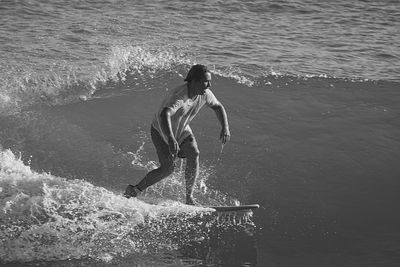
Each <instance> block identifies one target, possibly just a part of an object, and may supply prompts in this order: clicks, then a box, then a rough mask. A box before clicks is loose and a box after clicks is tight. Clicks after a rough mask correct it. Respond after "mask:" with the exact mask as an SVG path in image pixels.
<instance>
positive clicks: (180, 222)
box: [0, 150, 248, 263]
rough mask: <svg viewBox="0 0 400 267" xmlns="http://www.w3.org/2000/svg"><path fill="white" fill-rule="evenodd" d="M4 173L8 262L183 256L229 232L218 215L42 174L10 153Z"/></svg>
mask: <svg viewBox="0 0 400 267" xmlns="http://www.w3.org/2000/svg"><path fill="white" fill-rule="evenodd" d="M0 169H1V170H0V188H1V189H0V196H1V198H0V205H1V206H0V212H1V217H0V218H1V219H0V222H1V225H0V227H1V232H0V240H1V246H0V258H1V262H2V263H7V262H16V261H18V262H31V261H37V260H45V261H54V260H66V259H84V258H91V259H94V260H103V259H107V260H110V259H112V258H113V257H124V256H126V255H129V254H132V253H155V252H157V251H161V250H165V249H166V250H176V249H180V248H182V247H185V245H187V244H188V243H192V242H195V241H197V242H198V243H197V244H200V245H201V242H204V240H207V239H208V238H210V233H211V232H210V231H212V228H213V227H222V226H223V225H224V224H221V218H219V217H218V216H217V217H216V216H211V212H212V210H211V209H207V208H201V207H193V206H187V205H183V204H181V203H179V202H176V201H173V200H169V201H166V200H164V202H159V205H151V204H148V203H145V202H143V201H141V200H139V199H126V198H124V197H122V196H121V194H120V193H118V194H115V193H114V192H111V191H109V190H107V189H105V188H102V187H96V186H94V185H92V184H90V183H88V182H86V181H83V180H77V179H75V180H67V179H64V178H61V177H56V176H53V175H50V174H47V173H37V172H34V171H32V170H31V169H30V167H29V166H26V165H24V164H23V162H22V161H21V159H20V158H19V157H16V156H15V155H14V154H13V153H12V152H11V151H10V150H6V151H3V152H1V154H0ZM226 222H228V223H229V224H231V225H234V224H236V225H237V224H238V223H239V221H235V220H232V219H230V220H226ZM245 222H246V223H248V220H246V221H245ZM225 226H226V224H225Z"/></svg>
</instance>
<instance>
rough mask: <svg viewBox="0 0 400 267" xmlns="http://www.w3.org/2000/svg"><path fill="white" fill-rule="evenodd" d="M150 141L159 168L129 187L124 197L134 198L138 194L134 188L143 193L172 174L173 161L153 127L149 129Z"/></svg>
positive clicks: (166, 146)
mask: <svg viewBox="0 0 400 267" xmlns="http://www.w3.org/2000/svg"><path fill="white" fill-rule="evenodd" d="M151 139H152V141H153V144H154V146H155V147H156V150H157V155H158V160H159V162H160V165H161V166H160V167H159V168H157V169H154V170H152V171H150V172H149V173H147V174H146V176H145V177H144V178H143V179H142V180H141V181H140V182H139V183H138V184H137V185H136V186H131V185H129V186H128V187H127V189H126V191H125V196H127V197H130V196H133V197H134V196H136V195H137V193H138V192H136V191H135V188H137V189H138V190H139V191H143V190H145V189H146V188H147V187H149V186H151V185H153V184H155V183H157V182H159V181H161V180H162V179H164V178H165V177H167V176H168V175H170V174H172V173H173V172H174V167H175V165H174V159H173V158H172V155H171V153H170V152H169V147H168V145H167V144H166V143H165V142H164V140H163V139H162V137H161V136H160V134H159V133H158V132H157V130H155V129H154V128H153V127H151Z"/></svg>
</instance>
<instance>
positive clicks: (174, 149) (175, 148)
mask: <svg viewBox="0 0 400 267" xmlns="http://www.w3.org/2000/svg"><path fill="white" fill-rule="evenodd" d="M168 147H169V152H170V153H171V155H172V157H174V158H176V156H177V155H178V152H179V144H178V141H176V139H175V138H174V137H170V138H168Z"/></svg>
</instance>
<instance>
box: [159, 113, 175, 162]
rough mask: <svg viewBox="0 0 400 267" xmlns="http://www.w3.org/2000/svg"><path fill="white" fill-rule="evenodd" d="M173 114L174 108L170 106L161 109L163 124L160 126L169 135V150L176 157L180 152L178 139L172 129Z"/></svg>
mask: <svg viewBox="0 0 400 267" xmlns="http://www.w3.org/2000/svg"><path fill="white" fill-rule="evenodd" d="M171 114H172V109H171V108H168V107H166V108H164V109H163V110H162V111H161V114H160V119H161V121H160V123H161V125H160V126H161V130H162V131H163V133H164V134H165V135H166V137H167V140H168V146H169V151H170V152H171V154H172V155H173V156H174V157H175V156H176V155H177V154H178V152H179V144H178V142H177V141H176V138H175V136H174V133H173V131H172V124H171Z"/></svg>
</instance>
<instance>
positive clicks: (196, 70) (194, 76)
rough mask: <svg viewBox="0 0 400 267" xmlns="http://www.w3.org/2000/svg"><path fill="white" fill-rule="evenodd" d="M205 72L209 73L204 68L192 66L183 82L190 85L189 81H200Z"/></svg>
mask: <svg viewBox="0 0 400 267" xmlns="http://www.w3.org/2000/svg"><path fill="white" fill-rule="evenodd" d="M207 72H210V71H209V70H208V69H207V67H206V66H204V65H201V64H197V65H194V66H192V68H191V69H190V70H189V72H188V74H187V76H186V79H185V82H188V83H190V82H191V81H200V80H201V79H202V78H204V77H205V74H206V73H207Z"/></svg>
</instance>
